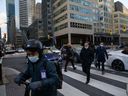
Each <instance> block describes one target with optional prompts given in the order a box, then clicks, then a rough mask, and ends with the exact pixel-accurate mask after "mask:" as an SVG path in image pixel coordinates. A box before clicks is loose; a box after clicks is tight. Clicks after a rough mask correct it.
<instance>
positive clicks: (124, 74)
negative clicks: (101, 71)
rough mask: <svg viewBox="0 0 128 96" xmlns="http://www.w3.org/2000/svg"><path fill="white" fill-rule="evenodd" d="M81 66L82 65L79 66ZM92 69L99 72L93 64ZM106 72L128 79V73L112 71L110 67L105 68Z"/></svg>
mask: <svg viewBox="0 0 128 96" xmlns="http://www.w3.org/2000/svg"><path fill="white" fill-rule="evenodd" d="M79 66H81V65H79ZM91 69H95V70H97V68H96V67H95V66H94V65H93V64H92V66H91ZM105 71H106V72H108V73H111V74H117V75H119V76H123V77H127V78H128V72H127V71H116V70H113V69H111V68H110V67H109V66H105Z"/></svg>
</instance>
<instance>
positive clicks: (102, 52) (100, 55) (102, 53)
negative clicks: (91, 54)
mask: <svg viewBox="0 0 128 96" xmlns="http://www.w3.org/2000/svg"><path fill="white" fill-rule="evenodd" d="M96 58H97V60H98V61H101V62H105V61H106V59H105V58H108V54H107V51H106V48H105V47H104V46H103V47H101V46H99V47H97V49H96Z"/></svg>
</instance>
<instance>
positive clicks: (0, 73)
mask: <svg viewBox="0 0 128 96" xmlns="http://www.w3.org/2000/svg"><path fill="white" fill-rule="evenodd" d="M2 84H3V79H2V58H0V85H2Z"/></svg>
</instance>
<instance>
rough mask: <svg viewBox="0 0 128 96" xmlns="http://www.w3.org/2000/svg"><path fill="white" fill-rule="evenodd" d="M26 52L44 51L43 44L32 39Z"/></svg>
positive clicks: (27, 44)
mask: <svg viewBox="0 0 128 96" xmlns="http://www.w3.org/2000/svg"><path fill="white" fill-rule="evenodd" d="M25 49H26V50H35V51H41V50H42V49H43V46H42V43H41V42H40V41H39V40H36V39H30V40H28V41H27V43H26V48H25Z"/></svg>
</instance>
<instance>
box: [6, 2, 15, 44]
mask: <svg viewBox="0 0 128 96" xmlns="http://www.w3.org/2000/svg"><path fill="white" fill-rule="evenodd" d="M6 12H7V36H8V37H7V42H8V43H10V44H14V42H15V32H16V26H15V25H16V24H15V1H14V0H6Z"/></svg>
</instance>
